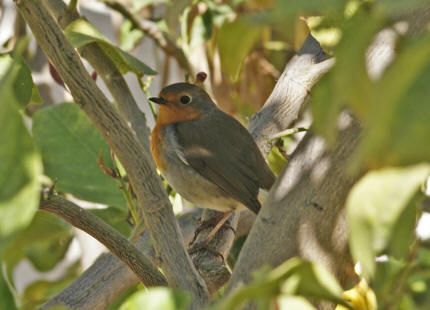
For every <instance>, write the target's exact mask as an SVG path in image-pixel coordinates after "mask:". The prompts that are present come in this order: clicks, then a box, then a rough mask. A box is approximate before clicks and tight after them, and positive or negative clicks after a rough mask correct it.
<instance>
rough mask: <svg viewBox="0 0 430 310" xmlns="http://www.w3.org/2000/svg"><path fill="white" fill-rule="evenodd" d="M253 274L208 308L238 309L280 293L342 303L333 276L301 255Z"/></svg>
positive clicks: (264, 300) (262, 302)
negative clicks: (249, 281)
mask: <svg viewBox="0 0 430 310" xmlns="http://www.w3.org/2000/svg"><path fill="white" fill-rule="evenodd" d="M255 278H256V279H255V281H254V282H253V283H251V284H249V285H246V286H245V287H243V288H241V289H239V290H238V291H236V292H234V293H232V294H231V295H229V296H227V298H225V299H223V300H221V301H220V302H218V303H217V304H216V305H214V306H213V307H211V308H210V309H212V310H233V309H239V308H240V307H241V306H242V305H243V304H244V303H245V302H247V301H250V300H257V301H258V302H259V303H260V304H268V302H269V301H270V300H272V299H273V298H275V297H277V296H279V295H281V294H286V295H299V296H304V297H310V298H314V299H325V300H330V301H333V302H335V303H340V304H345V302H344V300H343V299H342V297H341V294H342V288H341V287H340V285H339V284H338V283H337V281H336V279H335V278H334V277H333V276H332V275H331V274H330V273H328V272H327V271H326V270H325V269H324V268H322V267H321V266H318V265H314V264H312V263H310V262H308V261H305V260H303V259H301V258H297V257H296V258H292V259H290V260H288V261H286V262H285V263H283V264H282V265H280V266H279V267H277V268H275V269H273V270H271V271H267V268H262V270H260V271H259V272H258V273H257V274H256V276H255Z"/></svg>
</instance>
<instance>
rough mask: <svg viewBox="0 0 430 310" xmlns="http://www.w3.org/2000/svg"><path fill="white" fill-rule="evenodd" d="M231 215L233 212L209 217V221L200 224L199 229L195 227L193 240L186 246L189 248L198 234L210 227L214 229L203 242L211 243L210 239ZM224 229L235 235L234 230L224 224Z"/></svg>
mask: <svg viewBox="0 0 430 310" xmlns="http://www.w3.org/2000/svg"><path fill="white" fill-rule="evenodd" d="M232 213H233V211H228V212H223V213H220V214H217V215H216V216H213V217H211V218H210V219H208V220H206V221H203V222H201V223H200V225H199V227H197V229H196V231H195V232H194V237H193V240H191V242H190V243H189V244H188V246H191V245H192V244H193V243H194V242H195V241H196V239H197V236H198V235H199V233H200V232H201V231H202V230H204V229H206V228H208V227H210V226H214V229H213V230H212V231H211V232H210V233H209V235H208V236H207V237H206V239H205V240H204V241H205V242H206V243H208V242H209V241H211V240H212V238H213V237H214V235H215V234H216V233H217V231H218V230H219V229H220V228H221V227H222V226H223V224H224V223H225V222H226V221H227V220H228V218H229V217H230V215H231V214H232ZM224 227H226V228H230V229H231V230H232V231H233V233H236V231H235V230H234V228H233V227H231V226H230V225H228V224H224Z"/></svg>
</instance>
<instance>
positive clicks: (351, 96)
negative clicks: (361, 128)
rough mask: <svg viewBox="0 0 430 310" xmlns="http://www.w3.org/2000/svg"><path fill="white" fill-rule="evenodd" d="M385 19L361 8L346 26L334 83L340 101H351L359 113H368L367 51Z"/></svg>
mask: <svg viewBox="0 0 430 310" xmlns="http://www.w3.org/2000/svg"><path fill="white" fill-rule="evenodd" d="M383 23H384V19H383V18H382V17H380V16H377V15H376V14H372V12H370V13H368V12H364V11H363V10H359V11H358V12H357V13H356V14H355V15H354V16H353V17H352V18H351V19H350V20H348V21H347V22H346V23H345V26H344V27H343V29H342V32H343V34H342V39H341V41H340V42H339V45H338V46H337V48H336V64H335V66H334V68H333V75H331V77H332V79H333V80H332V83H333V84H334V91H335V93H336V96H338V100H336V102H337V103H339V102H342V103H343V104H345V103H346V104H348V105H349V106H350V107H351V108H352V109H353V111H354V112H355V113H356V114H357V115H358V116H362V115H367V113H368V109H369V106H368V105H369V104H370V100H369V97H370V92H371V86H372V85H371V81H370V78H369V76H368V74H367V69H366V62H365V54H366V51H367V48H368V46H369V44H370V43H371V40H372V39H373V37H374V36H375V34H376V33H377V31H379V30H380V29H381V27H382V26H383Z"/></svg>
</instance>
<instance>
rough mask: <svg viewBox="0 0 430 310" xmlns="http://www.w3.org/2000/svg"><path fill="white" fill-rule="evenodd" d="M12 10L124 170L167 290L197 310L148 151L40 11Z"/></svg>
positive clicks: (21, 4) (23, 0) (25, 1)
mask: <svg viewBox="0 0 430 310" xmlns="http://www.w3.org/2000/svg"><path fill="white" fill-rule="evenodd" d="M16 4H17V7H18V9H19V12H20V13H21V15H22V16H23V18H24V19H25V21H26V22H27V24H28V25H29V26H30V28H31V30H32V32H33V34H34V36H35V38H36V40H37V42H38V43H39V45H40V47H41V48H42V50H43V51H44V52H45V54H46V56H47V57H48V59H49V60H50V61H51V63H52V64H53V65H54V66H55V68H56V69H57V71H58V73H59V74H60V76H61V78H62V79H63V81H64V82H65V83H66V84H67V85H68V87H69V89H70V91H71V94H72V96H73V98H74V99H75V102H76V103H77V104H78V105H79V106H80V107H81V108H82V109H83V110H84V111H85V113H86V114H87V115H88V116H89V117H90V119H91V120H92V122H93V123H94V125H95V126H96V128H97V129H98V130H99V131H100V133H101V134H102V136H103V137H104V139H105V140H106V142H107V143H108V145H109V146H110V147H111V148H112V150H113V151H114V153H115V154H116V155H117V156H118V158H119V160H120V161H121V163H122V165H123V167H124V169H125V170H126V172H127V175H128V177H129V179H130V181H131V184H132V185H133V189H134V191H135V193H136V196H137V200H138V202H139V206H140V208H141V209H142V211H143V214H144V218H145V224H146V227H147V228H148V230H149V232H150V235H151V238H152V241H153V245H154V247H155V249H156V251H157V253H158V254H159V255H160V258H161V260H162V263H161V265H162V269H163V271H164V273H165V275H166V277H167V279H168V282H169V284H170V285H171V286H173V287H178V288H181V289H183V290H185V291H189V292H191V294H192V295H193V297H194V299H193V304H192V308H194V309H199V308H201V307H202V306H203V305H204V304H206V303H207V302H208V301H209V295H208V292H207V289H206V286H205V283H204V282H203V281H202V279H201V278H200V277H199V275H198V273H197V272H196V270H195V268H194V266H193V265H192V262H191V259H190V258H189V256H188V254H187V252H186V250H185V247H184V245H183V241H182V236H181V233H180V231H179V227H178V223H177V221H176V218H175V216H174V214H173V211H172V209H171V205H170V203H169V200H168V198H167V194H166V192H165V191H164V189H163V186H162V183H161V180H160V178H159V177H158V175H157V173H156V170H155V165H154V163H153V160H152V157H151V155H150V152H149V149H148V148H144V147H143V146H142V145H141V144H140V143H139V142H138V141H137V139H136V137H135V135H133V134H132V132H131V131H130V130H129V128H128V127H127V125H126V123H125V122H124V120H123V119H122V118H121V117H119V115H118V114H117V113H116V111H115V110H114V108H113V107H112V105H111V104H110V103H109V101H108V100H107V99H106V97H105V96H104V95H103V93H102V92H101V91H100V89H98V88H97V86H96V85H95V83H94V81H93V80H92V79H91V77H90V76H89V74H88V73H87V72H86V70H85V68H84V66H83V64H82V63H81V61H80V59H79V56H78V55H77V53H76V52H75V50H74V49H73V47H72V46H71V45H70V43H69V42H68V41H67V40H66V38H65V37H64V34H63V33H62V31H61V30H60V28H59V27H58V26H57V24H56V23H55V21H54V20H53V18H52V17H51V15H50V14H49V13H48V12H47V11H46V9H45V8H44V6H43V5H41V4H40V2H39V1H35V0H16ZM184 273H185V274H187V277H184V276H183V274H184Z"/></svg>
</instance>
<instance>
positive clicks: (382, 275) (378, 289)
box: [372, 256, 406, 304]
mask: <svg viewBox="0 0 430 310" xmlns="http://www.w3.org/2000/svg"><path fill="white" fill-rule="evenodd" d="M375 266H376V269H375V270H376V272H375V276H374V279H373V280H372V288H373V289H374V292H375V294H376V298H377V300H378V302H379V304H384V303H385V302H386V301H390V300H392V298H393V296H392V295H393V291H394V290H395V289H397V288H398V285H399V278H400V276H401V274H402V273H403V272H404V271H405V267H406V263H405V262H404V261H403V260H402V261H400V260H397V259H395V258H394V257H391V256H388V257H387V260H386V261H382V262H376V265H375Z"/></svg>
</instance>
